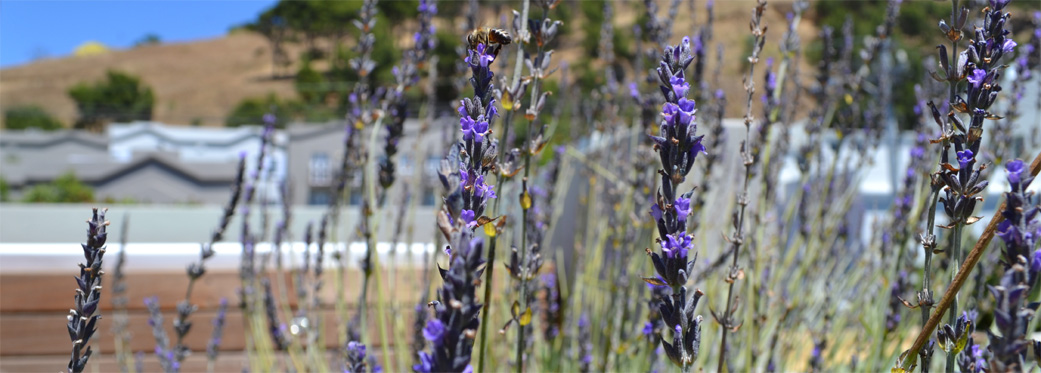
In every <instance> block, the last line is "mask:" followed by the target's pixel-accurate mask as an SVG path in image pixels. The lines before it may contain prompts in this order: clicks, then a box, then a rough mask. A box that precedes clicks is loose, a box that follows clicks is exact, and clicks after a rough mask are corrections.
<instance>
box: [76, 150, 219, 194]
mask: <svg viewBox="0 0 1041 373" xmlns="http://www.w3.org/2000/svg"><path fill="white" fill-rule="evenodd" d="M148 167H157V168H159V169H161V170H163V171H166V172H168V173H170V174H172V175H175V176H176V177H178V178H180V179H183V180H186V181H188V182H191V183H193V184H196V185H199V186H221V185H227V184H230V183H232V182H233V181H234V180H235V169H236V168H237V167H238V164H237V163H233V162H232V163H191V164H186V163H182V162H180V160H178V159H177V158H176V156H171V155H169V154H164V153H149V154H147V155H144V156H142V157H140V158H138V159H135V160H134V161H131V162H130V163H126V164H123V167H119V168H114V169H110V170H108V171H107V172H104V173H101V174H98V175H96V177H95V178H93V179H87V178H85V177H81V179H83V180H84V181H85V182H89V183H91V184H94V185H105V184H108V183H111V182H113V181H116V180H119V179H120V178H123V177H126V176H128V175H131V174H133V173H134V172H137V171H140V170H143V169H146V168H148Z"/></svg>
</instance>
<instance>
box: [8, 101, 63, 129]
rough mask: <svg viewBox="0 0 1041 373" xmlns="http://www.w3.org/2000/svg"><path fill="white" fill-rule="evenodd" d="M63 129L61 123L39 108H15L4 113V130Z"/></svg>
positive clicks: (33, 106)
mask: <svg viewBox="0 0 1041 373" xmlns="http://www.w3.org/2000/svg"><path fill="white" fill-rule="evenodd" d="M62 127H64V126H63V125H62V124H61V121H59V120H58V119H55V118H54V117H53V116H51V114H50V113H48V112H47V111H46V110H44V109H43V108H41V107H39V106H35V105H31V106H15V107H12V108H10V109H7V110H6V111H4V128H7V129H9V130H24V129H28V128H37V129H41V130H44V131H54V130H59V129H61V128H62Z"/></svg>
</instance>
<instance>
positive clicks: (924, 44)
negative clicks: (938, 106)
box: [806, 0, 971, 129]
mask: <svg viewBox="0 0 1041 373" xmlns="http://www.w3.org/2000/svg"><path fill="white" fill-rule="evenodd" d="M886 5H887V4H886V1H884V0H866V1H851V2H835V1H821V2H817V3H815V6H814V10H815V12H814V13H813V14H814V15H815V16H814V17H815V18H814V19H813V21H814V22H816V23H817V24H819V25H821V26H830V27H832V28H834V30H835V31H834V38H833V40H834V43H835V47H836V48H842V43H843V40H842V26H843V23H844V22H845V21H846V16H847V15H849V14H855V15H856V17H855V18H853V19H852V20H853V48H854V51H855V52H856V51H860V50H861V49H863V47H864V37H865V36H868V35H875V34H876V32H877V31H876V28H877V27H878V26H879V25H882V24H883V22H885V16H886ZM950 13H951V5H950V3H948V2H914V3H913V6H907V4H905V5H904V6H902V7H900V14H899V16H898V17H897V19H896V24H895V25H894V29H893V31H892V34H893V35H895V36H899V37H893V38H891V39H890V40H891V42H892V46H891V50H892V51H893V53H894V54H895V53H896V51H898V50H901V49H902V50H904V51H905V52H906V53H907V56H908V59H907V61H921V60H922V59H923V58H924V57H925V56H926V55H927V54H930V53H934V52H933V47H935V46H936V43H938V42H939V41H942V40H944V38H943V36H942V35H941V34H940V31H939V30H938V29H937V27H936V23H937V22H939V19H940V18H949V17H950ZM970 22H971V21H970ZM823 50H824V46H823V45H821V42H820V40H819V39H815V40H813V41H812V42H810V43H808V44H807V47H806V57H807V59H808V60H809V62H810V63H811V64H814V65H816V64H817V63H818V62H819V61H820V59H821V54H822V53H823V52H822V51H823ZM862 62H863V61H861V59H860V58H859V54H857V53H854V61H853V63H854V65H857V66H854V71H856V69H857V68H859V67H858V66H859V65H860V64H861V63H862ZM928 73H929V72H928V71H925V69H924V68H923V67H922V65H921V64H920V63H917V62H914V63H910V64H908V65H906V66H894V71H893V73H892V74H894V76H893V77H892V78H891V79H892V81H893V95H892V102H893V111H894V114H895V116H896V120H897V122H898V123H900V124H901V126H902V128H903V129H910V127H911V126H912V125H913V124H914V123H917V122H916V120H915V118H914V104H915V102H916V99H915V96H914V86H915V84H919V83H921V82H922V78H921V77H924V76H927V74H928ZM872 79H874V78H872Z"/></svg>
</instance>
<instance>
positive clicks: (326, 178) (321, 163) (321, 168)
mask: <svg viewBox="0 0 1041 373" xmlns="http://www.w3.org/2000/svg"><path fill="white" fill-rule="evenodd" d="M309 175H310V181H311V185H316V186H327V185H329V184H330V183H331V182H332V179H333V177H332V176H333V175H332V170H331V169H330V167H329V155H328V154H326V153H314V154H312V155H311V164H310V173H309Z"/></svg>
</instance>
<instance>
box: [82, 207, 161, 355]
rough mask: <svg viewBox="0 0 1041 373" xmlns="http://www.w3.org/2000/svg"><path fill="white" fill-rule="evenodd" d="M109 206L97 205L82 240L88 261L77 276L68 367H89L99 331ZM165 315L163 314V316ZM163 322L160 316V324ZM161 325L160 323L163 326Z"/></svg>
mask: <svg viewBox="0 0 1041 373" xmlns="http://www.w3.org/2000/svg"><path fill="white" fill-rule="evenodd" d="M107 210H108V209H101V210H98V209H97V208H94V212H93V215H92V217H91V219H90V220H87V242H86V243H84V244H81V245H80V246H81V247H82V249H83V256H84V257H85V258H86V263H85V264H80V275H79V277H76V284H77V285H78V286H77V287H76V296H75V307H74V308H72V309H71V310H69V316H68V321H69V322H68V324H67V325H66V326H67V327H68V330H69V337H70V338H71V339H72V356H71V357H70V358H69V366H68V368H69V371H70V372H82V371H83V370H84V369H85V368H86V367H87V360H88V359H90V355H91V354H93V350H91V348H90V340H91V338H93V337H94V333H95V332H97V330H98V329H97V323H98V319H100V318H101V315H100V312H97V311H98V302H100V301H101V276H102V274H104V272H103V271H102V270H101V264H102V259H103V258H104V256H105V242H106V241H107V240H108V232H107V229H106V228H107V227H108V224H109V222H108V221H107V220H105V212H107ZM160 317H162V316H160ZM161 323H162V321H161V319H160V324H161ZM160 328H161V327H160Z"/></svg>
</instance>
